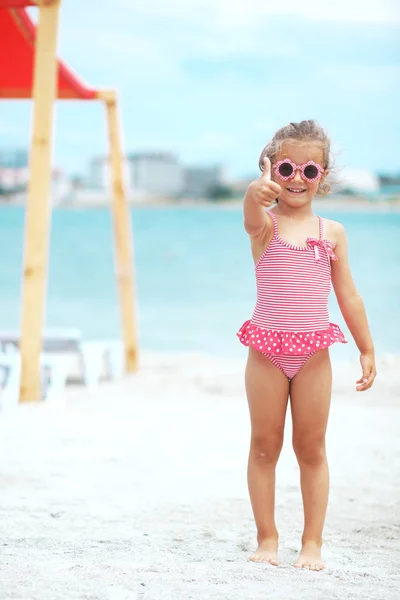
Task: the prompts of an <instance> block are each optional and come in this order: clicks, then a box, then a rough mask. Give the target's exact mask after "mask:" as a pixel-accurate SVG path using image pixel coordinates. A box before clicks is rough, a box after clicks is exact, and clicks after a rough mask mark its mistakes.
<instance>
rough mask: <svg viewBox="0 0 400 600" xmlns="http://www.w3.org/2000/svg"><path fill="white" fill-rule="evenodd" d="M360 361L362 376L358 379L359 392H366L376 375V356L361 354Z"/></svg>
mask: <svg viewBox="0 0 400 600" xmlns="http://www.w3.org/2000/svg"><path fill="white" fill-rule="evenodd" d="M360 363H361V368H362V377H361V379H359V380H358V381H357V384H358V385H357V386H356V390H357V392H365V390H368V389H369V388H370V387H371V386H372V384H373V383H374V379H375V377H376V367H375V358H374V355H373V354H361V355H360Z"/></svg>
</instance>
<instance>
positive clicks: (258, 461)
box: [246, 348, 289, 565]
mask: <svg viewBox="0 0 400 600" xmlns="http://www.w3.org/2000/svg"><path fill="white" fill-rule="evenodd" d="M246 393H247V400H248V403H249V410H250V421H251V442H250V453H249V463H248V472H247V480H248V485H249V493H250V500H251V505H252V508H253V513H254V519H255V522H256V526H257V541H258V548H257V550H256V552H255V553H254V554H253V555H252V556H251V557H250V560H253V561H255V562H268V563H270V564H272V565H277V564H278V556H277V552H278V531H277V529H276V525H275V466H276V463H277V461H278V458H279V454H280V451H281V448H282V443H283V431H284V423H285V415H286V409H287V403H288V395H289V380H288V378H287V377H286V376H285V375H284V374H283V373H282V372H281V371H280V370H279V369H278V368H277V367H275V365H273V364H272V363H271V361H270V360H269V359H268V358H267V357H266V356H264V355H263V354H261V353H260V352H257V351H256V350H254V349H252V348H250V349H249V358H248V361H247V366H246Z"/></svg>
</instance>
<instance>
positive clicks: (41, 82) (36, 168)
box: [20, 0, 60, 402]
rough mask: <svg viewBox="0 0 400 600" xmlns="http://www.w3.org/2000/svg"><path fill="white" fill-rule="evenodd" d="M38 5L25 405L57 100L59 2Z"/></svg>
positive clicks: (42, 272)
mask: <svg viewBox="0 0 400 600" xmlns="http://www.w3.org/2000/svg"><path fill="white" fill-rule="evenodd" d="M38 4H39V22H38V26H37V29H36V44H35V63H34V77H33V93H32V97H33V100H34V111H33V133H32V140H31V152H30V179H29V186H28V200H27V207H26V217H25V249H24V254H25V255H24V272H23V286H22V315H21V385H20V401H21V402H26V401H38V400H40V395H41V389H40V371H39V367H40V365H39V360H40V350H41V339H42V329H43V321H44V312H45V297H46V287H47V262H48V246H49V229H50V215H51V199H50V180H51V146H52V125H53V104H54V99H55V96H56V76H57V60H56V47H57V32H58V17H59V8H60V0H54V1H53V2H51V3H50V4H49V2H48V1H47V2H45V3H43V5H42V2H40V1H39V2H38Z"/></svg>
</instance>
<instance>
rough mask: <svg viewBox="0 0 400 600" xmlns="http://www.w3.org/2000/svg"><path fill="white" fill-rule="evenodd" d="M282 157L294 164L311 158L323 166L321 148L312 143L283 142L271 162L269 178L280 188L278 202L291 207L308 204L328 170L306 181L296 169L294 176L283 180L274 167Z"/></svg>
mask: <svg viewBox="0 0 400 600" xmlns="http://www.w3.org/2000/svg"><path fill="white" fill-rule="evenodd" d="M284 159H290V160H291V161H292V163H295V164H296V165H304V164H305V163H307V162H308V161H310V160H312V161H313V162H314V163H316V164H317V165H320V166H321V167H322V168H324V167H325V165H324V154H323V150H322V148H320V147H319V146H316V145H315V144H313V143H310V144H296V143H295V142H294V143H293V142H283V144H282V147H281V151H280V152H279V154H278V155H277V157H276V159H275V161H274V163H273V164H272V169H271V179H272V180H273V181H275V182H276V183H278V184H279V185H280V186H281V188H282V193H281V194H280V196H279V202H283V203H285V204H287V205H288V206H290V207H292V208H300V207H302V206H305V205H306V204H310V203H311V200H312V199H313V198H314V196H315V194H316V193H317V190H318V186H319V185H320V183H321V182H322V181H323V180H324V179H325V177H326V176H327V174H328V171H324V172H323V173H322V176H321V177H320V178H318V179H316V180H315V181H308V180H307V179H305V178H302V177H301V171H300V169H296V171H295V174H294V177H292V178H291V179H286V180H285V179H282V178H281V177H280V176H279V175H277V174H276V173H275V169H274V167H275V165H276V163H277V162H278V161H280V160H284ZM306 173H307V171H306Z"/></svg>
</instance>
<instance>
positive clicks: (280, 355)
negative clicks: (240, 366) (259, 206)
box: [237, 212, 346, 379]
mask: <svg viewBox="0 0 400 600" xmlns="http://www.w3.org/2000/svg"><path fill="white" fill-rule="evenodd" d="M268 214H269V215H270V216H271V218H272V220H273V223H274V234H273V237H272V239H271V241H270V243H269V244H268V246H267V248H266V249H265V250H264V252H263V254H262V255H261V258H260V259H259V260H258V262H257V263H256V265H255V274H256V283H257V303H256V306H255V309H254V313H253V317H252V318H251V320H249V321H246V322H245V323H244V324H243V325H242V327H241V328H240V330H239V331H238V333H237V335H238V337H239V339H240V341H241V342H242V344H244V345H245V346H251V347H252V348H255V349H256V350H258V351H259V352H262V354H265V356H267V357H268V358H269V359H270V360H271V362H272V363H273V364H274V365H275V366H276V367H278V369H280V370H281V371H283V373H285V375H286V376H287V377H288V379H292V378H293V377H294V376H295V375H296V374H297V373H298V372H299V370H300V369H301V367H302V366H303V365H304V364H305V363H306V361H307V360H308V359H309V358H310V356H312V355H313V354H314V353H315V352H317V351H318V350H320V349H321V348H328V347H329V346H331V345H332V344H334V343H335V342H342V343H346V340H345V338H344V335H343V333H342V331H341V330H340V327H338V325H335V324H334V323H330V322H329V313H328V297H329V293H330V290H331V262H330V261H331V259H332V260H337V258H336V256H335V254H334V253H333V248H334V247H335V244H334V243H333V242H331V241H330V240H326V239H324V238H323V221H322V219H321V218H320V217H318V218H319V239H316V238H307V245H306V246H304V247H303V246H301V247H299V246H293V245H292V244H289V243H288V242H286V241H285V240H283V239H282V238H281V237H280V236H279V233H278V221H277V218H276V216H275V215H274V214H273V213H272V212H269V213H268Z"/></svg>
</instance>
